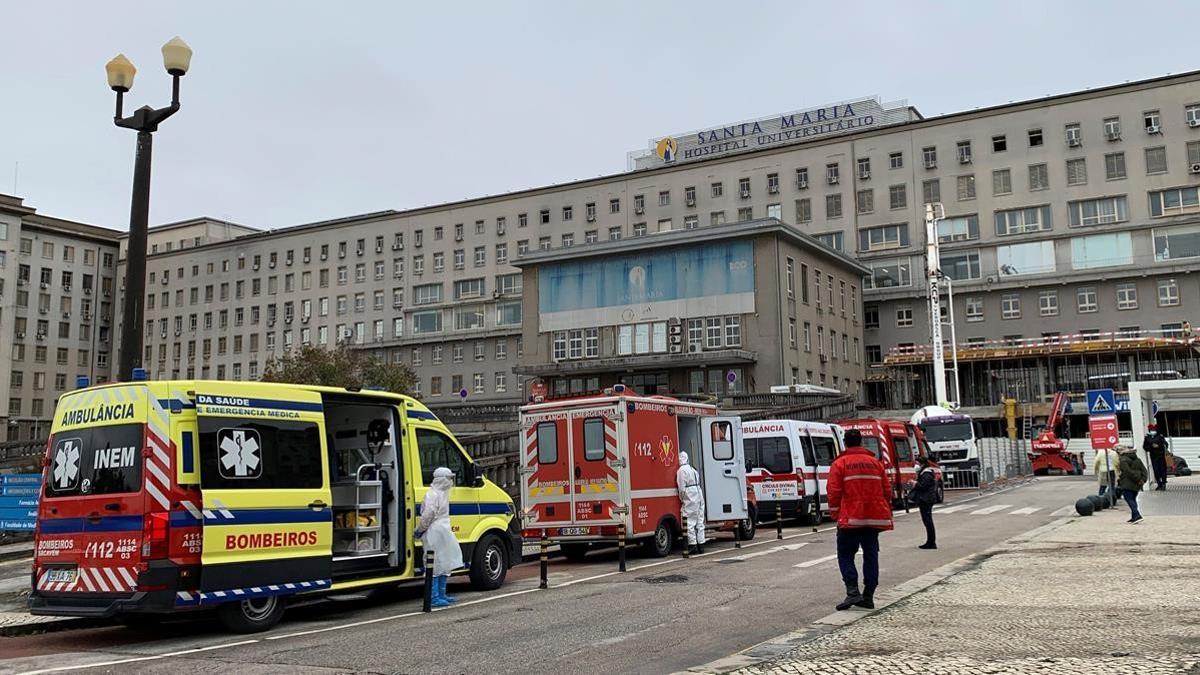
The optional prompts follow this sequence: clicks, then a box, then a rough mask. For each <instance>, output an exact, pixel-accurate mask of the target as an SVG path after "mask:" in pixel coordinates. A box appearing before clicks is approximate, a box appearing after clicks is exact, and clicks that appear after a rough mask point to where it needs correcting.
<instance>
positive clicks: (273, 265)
mask: <svg viewBox="0 0 1200 675" xmlns="http://www.w3.org/2000/svg"><path fill="white" fill-rule="evenodd" d="M267 267H270V268H271V269H275V263H274V261H272V262H269V263H267Z"/></svg>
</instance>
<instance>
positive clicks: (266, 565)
mask: <svg viewBox="0 0 1200 675" xmlns="http://www.w3.org/2000/svg"><path fill="white" fill-rule="evenodd" d="M44 465H45V476H44V478H43V485H44V488H43V490H44V491H43V494H42V497H41V499H40V500H39V505H38V528H37V532H36V542H35V559H34V565H33V577H32V581H33V591H32V594H31V596H30V609H31V611H32V612H33V613H34V614H46V615H65V616H127V615H145V614H162V613H171V612H178V611H187V610H194V609H199V608H207V607H215V608H216V609H217V614H218V616H219V617H220V618H221V620H222V621H223V622H224V623H225V624H226V626H227V627H229V628H230V629H231V630H235V631H240V632H253V631H260V630H265V629H267V628H269V627H270V626H272V625H274V624H275V623H277V622H278V621H279V619H280V617H281V616H282V613H283V610H284V606H285V604H286V601H287V600H288V599H289V597H290V596H294V595H300V594H314V593H326V594H328V593H329V592H331V591H339V590H345V589H355V588H365V587H372V586H381V585H386V584H395V583H399V582H404V581H406V580H411V579H415V578H417V577H419V576H421V575H422V574H423V572H424V571H423V569H422V566H423V561H422V560H421V556H420V542H419V540H414V537H413V531H414V530H415V527H416V522H417V518H418V517H419V510H420V504H421V501H422V499H423V498H424V495H425V492H426V490H427V489H428V487H427V486H428V485H429V484H430V483H431V482H432V476H433V471H434V469H436V468H438V467H440V466H444V467H447V468H449V469H451V470H452V471H453V472H454V477H455V486H454V487H453V488H452V489H451V492H450V502H451V503H450V519H451V527H452V529H453V530H454V533H455V535H456V536H457V538H458V540H459V543H460V545H461V546H462V550H463V560H464V561H466V564H467V574H468V575H469V576H470V580H471V582H472V584H473V585H474V586H475V587H477V588H481V589H494V588H498V587H499V586H500V585H501V584H503V582H504V579H505V577H506V575H507V572H508V568H509V567H511V566H512V565H513V564H514V563H515V562H517V561H519V560H520V555H521V540H520V527H519V524H518V523H517V519H516V517H515V509H514V507H513V502H512V499H511V498H510V497H509V496H508V495H507V494H506V493H505V492H504V491H503V490H501V489H500V488H499V487H498V486H497V485H495V484H494V483H492V482H491V481H489V480H487V479H486V478H485V477H484V476H483V475H482V473H481V471H480V470H479V469H478V468H477V467H476V466H475V464H474V462H472V460H471V458H470V457H468V456H467V454H466V453H465V452H464V451H463V448H462V446H461V445H460V444H459V443H458V441H457V439H455V438H454V435H453V434H451V433H450V430H449V429H447V428H446V426H445V425H444V424H442V423H441V421H439V420H438V418H437V417H436V416H435V415H434V414H433V413H432V412H430V411H429V409H428V408H426V407H425V406H424V405H422V404H421V403H420V402H419V401H417V400H415V399H413V398H410V397H408V396H401V395H397V394H389V393H384V392H375V391H351V390H347V389H337V388H330V387H315V386H307V385H292V384H277V383H257V382H219V381H159V382H131V383H121V384H113V385H103V386H97V387H91V388H86V389H81V390H78V391H73V392H70V393H68V394H64V395H63V396H62V397H61V399H60V400H59V404H58V407H57V409H56V411H55V419H54V424H53V426H52V428H51V437H50V440H49V443H48V445H47V454H46V458H45V460H44Z"/></svg>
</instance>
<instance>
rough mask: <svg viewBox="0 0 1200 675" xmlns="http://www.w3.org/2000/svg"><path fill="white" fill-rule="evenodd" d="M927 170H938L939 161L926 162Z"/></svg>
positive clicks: (928, 160)
mask: <svg viewBox="0 0 1200 675" xmlns="http://www.w3.org/2000/svg"><path fill="white" fill-rule="evenodd" d="M925 168H926V169H936V168H937V160H936V159H927V160H925Z"/></svg>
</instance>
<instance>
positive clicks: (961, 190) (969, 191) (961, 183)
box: [957, 174, 975, 202]
mask: <svg viewBox="0 0 1200 675" xmlns="http://www.w3.org/2000/svg"><path fill="white" fill-rule="evenodd" d="M957 182H958V201H960V202H965V201H970V200H972V199H975V174H970V175H967V176H959V177H958V178H957Z"/></svg>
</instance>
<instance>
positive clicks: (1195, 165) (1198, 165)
mask: <svg viewBox="0 0 1200 675" xmlns="http://www.w3.org/2000/svg"><path fill="white" fill-rule="evenodd" d="M1188 171H1190V172H1192V173H1200V162H1192V165H1191V166H1190V167H1188Z"/></svg>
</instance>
